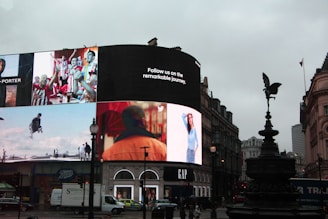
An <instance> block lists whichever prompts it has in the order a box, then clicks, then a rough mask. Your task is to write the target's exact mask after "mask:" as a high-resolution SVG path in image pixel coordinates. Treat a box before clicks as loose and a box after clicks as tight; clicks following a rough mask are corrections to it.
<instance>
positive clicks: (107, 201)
mask: <svg viewBox="0 0 328 219" xmlns="http://www.w3.org/2000/svg"><path fill="white" fill-rule="evenodd" d="M102 199H103V200H102V202H101V203H102V205H101V211H102V212H111V213H113V214H121V212H122V211H125V204H124V203H123V202H120V201H119V200H117V199H116V198H115V197H114V196H111V195H103V196H102Z"/></svg>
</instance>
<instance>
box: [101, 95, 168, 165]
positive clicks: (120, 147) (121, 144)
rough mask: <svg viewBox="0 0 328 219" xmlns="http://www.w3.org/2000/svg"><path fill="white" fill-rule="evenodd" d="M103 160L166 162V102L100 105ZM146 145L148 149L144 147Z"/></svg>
mask: <svg viewBox="0 0 328 219" xmlns="http://www.w3.org/2000/svg"><path fill="white" fill-rule="evenodd" d="M97 118H98V121H97V123H98V125H99V127H100V130H101V133H100V134H101V135H103V148H104V152H103V153H102V159H103V160H144V156H145V154H144V150H145V149H146V151H147V153H148V156H147V160H153V161H166V156H167V147H166V104H163V103H158V102H145V101H124V102H107V103H98V104H97ZM144 147H145V148H144Z"/></svg>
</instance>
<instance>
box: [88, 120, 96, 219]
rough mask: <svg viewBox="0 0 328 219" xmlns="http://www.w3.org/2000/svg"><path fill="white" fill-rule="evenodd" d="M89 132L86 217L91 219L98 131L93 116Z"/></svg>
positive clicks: (92, 215)
mask: <svg viewBox="0 0 328 219" xmlns="http://www.w3.org/2000/svg"><path fill="white" fill-rule="evenodd" d="M90 132H91V135H92V138H91V140H92V148H91V165H90V168H91V169H90V185H89V215H88V219H93V217H94V214H93V196H94V184H95V147H96V135H97V132H98V125H97V124H96V119H95V118H93V121H92V124H91V125H90Z"/></svg>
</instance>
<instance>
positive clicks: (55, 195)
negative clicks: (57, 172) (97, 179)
mask: <svg viewBox="0 0 328 219" xmlns="http://www.w3.org/2000/svg"><path fill="white" fill-rule="evenodd" d="M50 205H51V206H53V207H57V208H58V207H61V208H71V209H73V211H74V213H76V214H78V213H81V212H83V211H87V210H88V208H89V185H88V184H84V185H83V186H82V188H81V186H80V185H79V184H78V183H63V184H62V188H61V189H53V190H52V193H51V198H50ZM93 206H94V209H95V210H99V211H102V212H106V213H112V214H120V213H121V212H122V211H124V210H125V204H124V203H122V202H120V201H118V200H117V199H116V198H115V197H113V196H112V195H105V194H103V193H102V190H101V185H100V184H94V197H93Z"/></svg>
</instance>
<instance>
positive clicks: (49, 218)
mask: <svg viewBox="0 0 328 219" xmlns="http://www.w3.org/2000/svg"><path fill="white" fill-rule="evenodd" d="M225 211H226V209H225V208H218V209H217V211H216V212H217V219H224V218H228V216H227V215H226V213H225ZM186 213H187V216H186V219H188V215H189V213H188V211H186ZM210 213H211V210H210V209H206V210H203V211H202V212H201V216H200V219H210ZM29 217H30V219H37V218H38V219H68V218H76V219H83V218H85V219H87V218H88V212H85V214H84V215H74V214H73V212H70V211H38V210H33V211H27V212H21V213H20V215H18V212H15V211H2V212H0V218H1V219H14V218H17V219H28V218H29ZM33 217H34V218H33ZM36 217H37V218H36ZM94 218H97V219H110V218H113V219H121V218H124V219H142V218H143V212H142V211H125V212H122V213H121V214H120V215H111V216H109V215H105V214H103V213H101V212H95V213H94ZM152 218H153V219H154V218H155V217H154V215H152V212H151V211H147V213H146V219H152ZM156 218H159V217H156ZM164 218H165V216H164ZM173 218H174V219H176V218H180V216H179V210H175V211H174V215H173Z"/></svg>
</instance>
